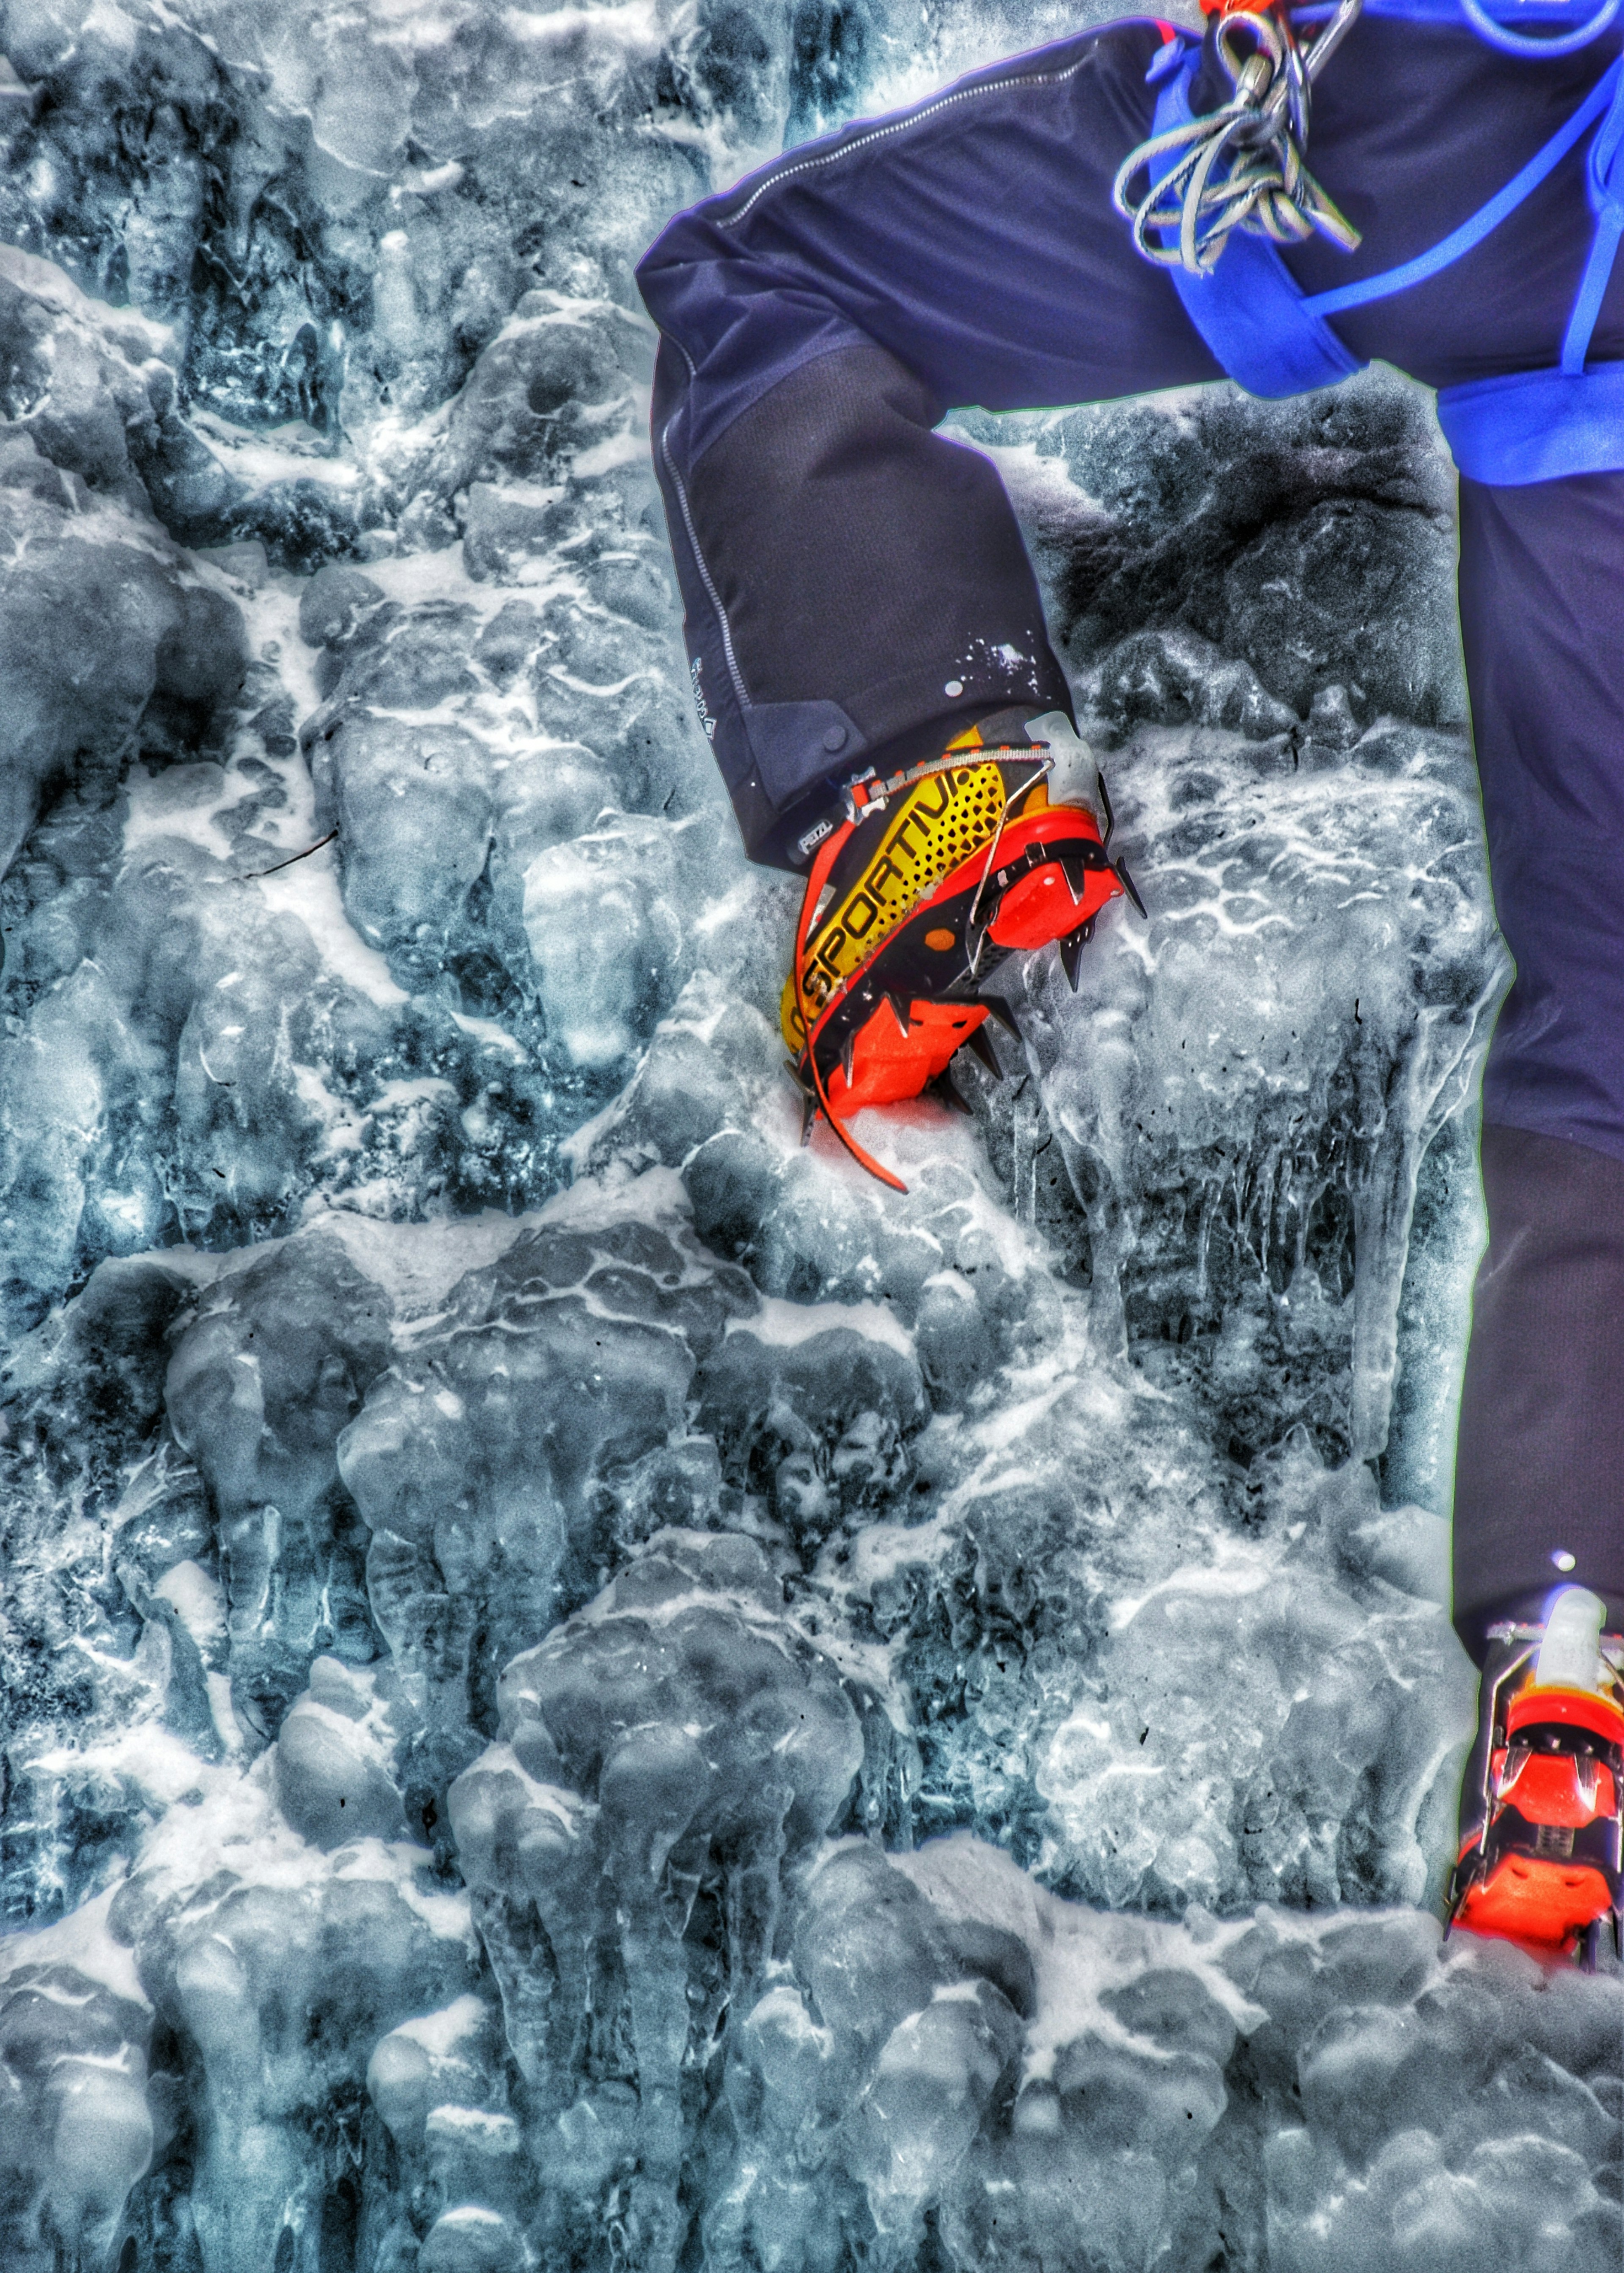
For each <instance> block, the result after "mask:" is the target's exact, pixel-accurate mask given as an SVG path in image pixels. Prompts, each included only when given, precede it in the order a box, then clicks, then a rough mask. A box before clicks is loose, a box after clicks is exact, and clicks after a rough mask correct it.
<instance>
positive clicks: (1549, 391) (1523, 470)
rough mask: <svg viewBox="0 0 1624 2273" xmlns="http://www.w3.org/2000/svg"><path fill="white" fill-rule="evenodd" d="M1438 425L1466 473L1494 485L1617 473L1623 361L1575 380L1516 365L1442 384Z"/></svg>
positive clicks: (1622, 429)
mask: <svg viewBox="0 0 1624 2273" xmlns="http://www.w3.org/2000/svg"><path fill="white" fill-rule="evenodd" d="M1438 423H1439V424H1440V426H1441V427H1442V428H1443V430H1444V439H1445V440H1446V441H1447V443H1448V445H1449V448H1450V451H1451V453H1452V454H1453V455H1454V458H1455V464H1456V465H1457V466H1458V467H1459V468H1460V469H1461V471H1462V473H1463V474H1464V475H1465V476H1466V477H1467V479H1468V480H1469V481H1473V482H1485V483H1487V484H1490V485H1491V486H1492V487H1493V488H1496V489H1526V488H1527V487H1529V486H1530V484H1532V483H1534V482H1559V481H1564V480H1566V479H1568V477H1569V476H1572V475H1574V474H1613V473H1624V363H1605V364H1600V365H1599V366H1598V368H1597V369H1596V370H1594V371H1586V372H1585V373H1584V374H1583V377H1582V378H1578V379H1570V378H1568V376H1567V374H1566V373H1565V372H1563V371H1514V372H1512V373H1511V375H1510V376H1509V377H1508V378H1506V379H1474V380H1473V381H1472V382H1471V384H1470V386H1446V387H1443V388H1441V389H1440V392H1439V396H1438Z"/></svg>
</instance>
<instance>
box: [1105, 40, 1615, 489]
mask: <svg viewBox="0 0 1624 2273" xmlns="http://www.w3.org/2000/svg"><path fill="white" fill-rule="evenodd" d="M1586 6H1587V0H1579V5H1577V6H1575V4H1574V0H1365V13H1366V14H1367V15H1373V16H1390V17H1397V18H1401V19H1409V20H1411V21H1417V22H1426V23H1448V22H1455V23H1460V22H1464V23H1466V24H1468V25H1470V27H1471V29H1472V30H1474V31H1475V32H1477V34H1478V35H1479V36H1480V37H1482V38H1485V39H1486V40H1488V41H1490V43H1491V44H1492V46H1494V47H1497V48H1499V49H1501V50H1502V51H1503V52H1506V53H1509V54H1514V55H1525V56H1558V55H1567V54H1571V53H1573V52H1574V51H1575V49H1577V48H1579V47H1582V46H1584V45H1586V44H1588V43H1589V41H1591V40H1594V39H1597V38H1599V37H1600V36H1601V35H1602V34H1603V33H1604V32H1605V31H1606V30H1607V28H1608V27H1609V26H1611V25H1612V23H1613V19H1614V18H1615V17H1616V16H1617V14H1618V12H1619V7H1620V0H1603V4H1602V5H1601V7H1600V9H1599V10H1597V9H1595V8H1594V7H1593V6H1591V7H1589V9H1588V12H1586ZM1331 12H1332V11H1331V10H1330V9H1329V8H1328V7H1326V6H1323V5H1319V6H1311V7H1307V8H1304V9H1300V10H1297V11H1293V15H1292V21H1293V24H1294V26H1306V25H1309V24H1312V23H1314V22H1316V21H1323V20H1324V19H1326V18H1327V17H1328V16H1329V15H1330V13H1331ZM1530 24H1531V25H1537V26H1539V27H1540V29H1539V31H1538V32H1531V31H1528V30H1524V29H1523V28H1522V26H1528V25H1530ZM1200 52H1201V51H1200V49H1199V46H1198V45H1196V44H1195V43H1194V42H1192V41H1189V40H1187V39H1186V38H1185V37H1184V35H1183V34H1177V33H1175V34H1173V36H1172V37H1171V38H1170V39H1169V41H1168V42H1167V43H1166V45H1165V46H1164V47H1163V48H1162V51H1161V53H1160V54H1159V55H1158V56H1156V57H1155V58H1154V61H1153V63H1152V64H1151V67H1150V72H1149V74H1148V76H1149V77H1150V79H1152V80H1153V81H1154V82H1159V83H1160V86H1161V92H1160V94H1159V95H1158V97H1157V101H1156V109H1155V117H1154V125H1153V128H1152V133H1153V136H1154V135H1161V134H1164V133H1167V132H1168V131H1170V130H1171V129H1173V128H1175V127H1177V126H1182V125H1185V124H1188V123H1189V122H1190V120H1191V118H1192V109H1191V94H1192V86H1193V84H1194V80H1195V78H1196V73H1197V71H1198V69H1199V64H1200ZM1587 135H1588V136H1589V137H1590V153H1589V158H1588V161H1587V180H1588V186H1589V191H1590V206H1591V209H1592V211H1593V213H1594V214H1595V227H1594V232H1593V235H1592V237H1591V241H1590V254H1589V258H1588V259H1587V260H1586V262H1585V266H1584V270H1583V274H1582V276H1581V278H1580V282H1579V289H1578V291H1577V293H1576V294H1575V299H1574V304H1573V308H1572V311H1571V314H1570V315H1569V318H1568V327H1567V331H1566V334H1565V335H1564V337H1563V340H1562V341H1561V350H1560V361H1559V363H1558V364H1557V365H1556V366H1555V367H1554V368H1553V369H1549V370H1541V371H1514V372H1511V373H1509V374H1507V375H1506V376H1503V377H1500V378H1495V379H1478V380H1475V381H1472V382H1470V384H1467V385H1463V386H1447V387H1443V388H1440V392H1439V396H1438V418H1439V424H1440V426H1441V427H1442V428H1443V431H1444V435H1445V438H1446V439H1447V442H1448V444H1449V447H1450V449H1451V450H1452V452H1453V453H1454V455H1455V463H1456V465H1457V466H1458V467H1459V468H1460V469H1461V471H1462V473H1463V474H1465V475H1466V476H1468V477H1469V478H1470V479H1471V480H1473V481H1477V482H1485V483H1489V484H1494V485H1496V486H1498V487H1500V488H1520V487H1523V486H1525V485H1527V484H1530V483H1534V482H1546V481H1554V480H1558V479H1560V478H1561V477H1563V476H1568V475H1573V474H1596V473H1613V472H1618V471H1620V470H1624V363H1604V364H1589V363H1587V360H1586V357H1587V356H1588V353H1589V349H1590V338H1591V334H1592V333H1593V332H1594V330H1595V327H1596V319H1597V317H1598V314H1599V312H1600V310H1601V304H1602V298H1603V295H1604V294H1605V290H1606V288H1607V281H1608V279H1609V277H1610V276H1611V274H1612V273H1613V263H1614V259H1615V257H1616V255H1617V252H1618V248H1619V242H1620V236H1624V58H1620V59H1619V60H1617V61H1615V62H1614V63H1613V64H1612V66H1611V68H1610V69H1609V70H1608V71H1605V73H1604V74H1603V76H1602V77H1601V78H1600V79H1598V81H1597V82H1596V84H1595V86H1592V87H1591V88H1590V92H1589V93H1588V94H1586V96H1585V97H1584V100H1583V101H1582V102H1581V103H1580V104H1579V106H1578V107H1577V109H1575V111H1574V112H1573V113H1572V114H1571V116H1569V117H1568V118H1567V119H1566V120H1564V122H1563V124H1561V126H1560V128H1559V129H1558V130H1557V131H1556V132H1555V133H1554V134H1553V135H1552V137H1551V138H1550V139H1549V140H1548V141H1547V142H1546V143H1545V145H1544V146H1543V147H1542V148H1541V149H1539V150H1538V151H1536V153H1535V154H1534V155H1533V156H1532V157H1531V158H1530V159H1529V161H1527V163H1526V164H1525V165H1523V166H1522V168H1521V169H1520V170H1519V171H1518V172H1517V173H1516V174H1515V175H1514V176H1513V177H1512V178H1511V180H1509V181H1508V182H1507V183H1506V184H1504V186H1503V187H1502V188H1501V189H1500V190H1499V191H1497V192H1496V194H1495V195H1494V196H1493V197H1492V198H1490V199H1488V200H1487V202H1486V203H1485V204H1484V205H1482V206H1479V207H1478V209H1477V212H1476V213H1475V214H1471V215H1470V217H1469V218H1468V219H1467V220H1466V221H1462V223H1461V224H1460V225H1459V226H1458V227H1457V228H1455V229H1451V230H1450V231H1449V233H1448V235H1447V236H1444V237H1442V238H1440V241H1439V242H1438V243H1437V244H1434V245H1432V247H1431V248H1430V249H1429V250H1428V251H1425V252H1423V253H1420V254H1418V255H1417V257H1416V258H1415V259H1411V260H1407V261H1404V262H1403V263H1402V264H1401V265H1400V266H1397V267H1395V268H1389V269H1386V270H1384V271H1383V272H1382V273H1381V274H1379V275H1375V276H1366V277H1363V278H1361V279H1360V280H1359V281H1357V282H1356V283H1350V284H1345V285H1341V286H1338V287H1335V288H1333V289H1330V290H1327V291H1321V292H1313V293H1306V294H1305V293H1304V291H1303V290H1302V289H1301V288H1300V287H1299V285H1298V284H1297V281H1296V280H1295V278H1294V277H1293V276H1292V275H1291V274H1290V272H1289V269H1288V268H1287V266H1286V265H1285V263H1284V261H1283V260H1282V259H1281V257H1280V254H1279V252H1278V251H1276V249H1275V247H1274V244H1272V243H1270V242H1269V241H1268V240H1267V238H1265V237H1261V236H1243V235H1242V234H1241V233H1240V232H1239V231H1237V232H1235V233H1234V234H1233V235H1232V236H1230V237H1229V240H1228V242H1227V244H1225V245H1224V247H1223V250H1222V254H1221V256H1220V258H1219V259H1218V260H1217V262H1216V264H1215V265H1214V267H1213V268H1212V269H1211V270H1210V271H1209V272H1208V273H1207V274H1206V275H1200V276H1198V275H1194V274H1192V273H1191V272H1190V271H1189V270H1188V269H1186V268H1183V267H1177V268H1174V269H1172V270H1171V271H1170V272H1169V273H1170V274H1171V275H1172V278H1173V282H1174V285H1175V287H1176V289H1177V293H1178V296H1179V298H1180V300H1181V301H1182V302H1183V304H1184V310H1185V312H1186V313H1187V314H1188V316H1189V317H1190V319H1191V321H1192V323H1193V324H1194V326H1195V327H1196V329H1197V330H1198V331H1199V333H1200V334H1201V336H1202V338H1203V339H1204V340H1205V341H1206V342H1207V346H1208V347H1209V348H1210V349H1211V350H1212V352H1213V354H1214V356H1216V357H1217V359H1218V361H1219V362H1220V363H1221V364H1222V365H1223V368H1224V369H1225V370H1226V371H1228V372H1229V376H1230V377H1231V379H1236V380H1237V382H1238V383H1239V384H1240V385H1241V386H1244V388H1245V389H1246V390H1247V392H1248V393H1249V394H1258V395H1264V396H1281V395H1289V394H1305V393H1307V392H1308V391H1309V390H1310V389H1311V388H1313V387H1319V386H1335V385H1336V384H1337V382H1338V381H1339V380H1341V379H1348V378H1350V377H1351V376H1352V375H1353V373H1354V372H1355V371H1357V370H1358V369H1359V368H1360V363H1359V359H1358V358H1357V356H1354V355H1353V354H1351V353H1350V350H1349V349H1348V348H1347V347H1346V346H1345V345H1344V344H1343V342H1342V340H1340V339H1339V338H1338V337H1337V335H1336V334H1335V332H1334V331H1333V330H1332V329H1331V326H1330V324H1329V322H1328V321H1327V319H1328V318H1329V317H1332V316H1335V315H1336V314H1337V313H1339V312H1340V311H1342V310H1344V309H1348V308H1356V307H1362V306H1365V305H1366V304H1368V303H1370V302H1372V301H1373V300H1383V299H1387V298H1389V297H1391V296H1393V295H1394V294H1395V293H1398V292H1402V291H1405V290H1407V289H1409V288H1410V286H1412V285H1415V284H1419V283H1422V282H1423V281H1425V279H1426V278H1428V277H1430V276H1435V275H1436V274H1438V273H1439V272H1440V270H1441V269H1444V268H1447V267H1448V266H1451V264H1452V263H1454V262H1455V261H1456V260H1459V259H1461V258H1462V255H1463V254H1465V253H1467V252H1470V251H1471V250H1472V248H1473V246H1474V245H1477V244H1481V243H1482V242H1483V240H1484V239H1485V237H1486V236H1489V235H1490V234H1491V233H1492V231H1493V230H1494V229H1498V228H1499V226H1500V223H1501V222H1502V221H1504V220H1505V219H1506V218H1507V215H1508V214H1512V213H1514V212H1515V210H1516V208H1517V207H1518V206H1520V205H1521V204H1522V202H1523V200H1524V199H1526V198H1527V197H1529V196H1530V193H1531V192H1532V191H1534V190H1535V189H1537V188H1538V185H1539V184H1540V183H1541V182H1543V181H1544V180H1545V177H1546V176H1547V175H1548V174H1550V173H1551V172H1552V171H1553V169H1554V168H1555V167H1557V166H1558V165H1559V164H1560V162H1561V161H1562V160H1563V159H1564V158H1565V157H1566V156H1567V155H1568V152H1569V151H1571V150H1572V149H1574V148H1575V146H1577V145H1578V144H1579V143H1580V142H1582V141H1583V139H1584V138H1585V137H1586V136H1587ZM1171 163H1172V160H1171V158H1170V157H1167V158H1164V159H1163V160H1162V161H1161V165H1160V167H1159V168H1158V167H1157V165H1156V164H1155V163H1154V162H1153V166H1152V172H1153V176H1154V175H1155V174H1156V173H1157V172H1158V171H1160V172H1165V171H1166V170H1167V169H1168V167H1169V166H1170V164H1171Z"/></svg>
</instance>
